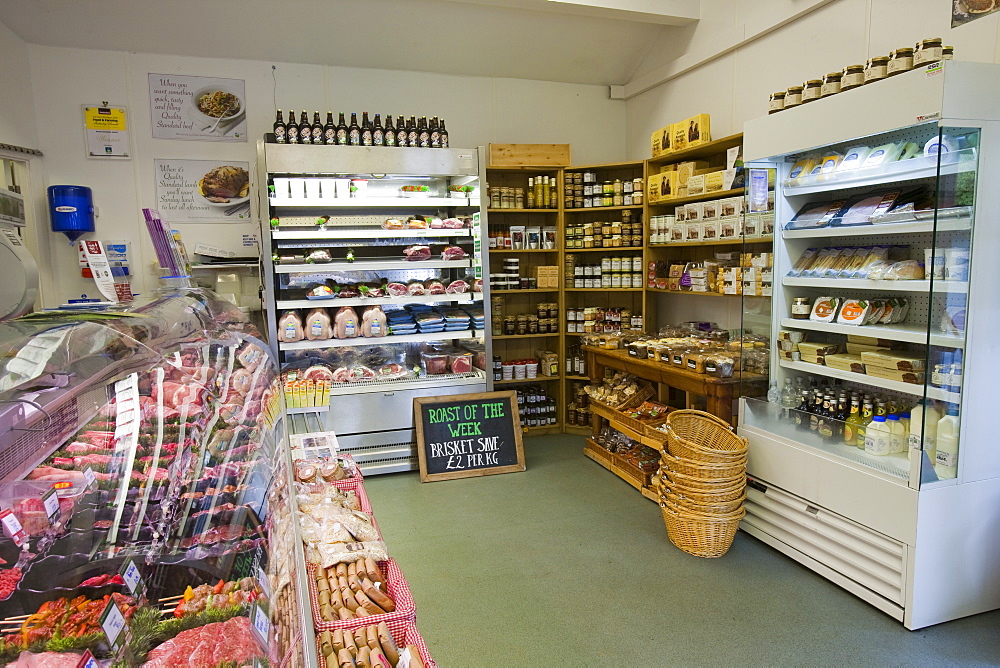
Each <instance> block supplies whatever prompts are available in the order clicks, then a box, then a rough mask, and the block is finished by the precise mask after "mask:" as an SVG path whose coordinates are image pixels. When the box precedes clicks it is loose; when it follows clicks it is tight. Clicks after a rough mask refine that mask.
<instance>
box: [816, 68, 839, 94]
mask: <svg viewBox="0 0 1000 668" xmlns="http://www.w3.org/2000/svg"><path fill="white" fill-rule="evenodd" d="M843 76H844V73H843V72H830V73H829V74H827V75H826V76H825V77H823V86H822V87H821V88H820V92H819V94H820V97H829V96H830V95H836V94H837V93H839V92H840V88H841V78H842V77H843Z"/></svg>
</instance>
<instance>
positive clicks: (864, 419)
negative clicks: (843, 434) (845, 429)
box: [855, 395, 875, 450]
mask: <svg viewBox="0 0 1000 668" xmlns="http://www.w3.org/2000/svg"><path fill="white" fill-rule="evenodd" d="M874 415H875V410H874V409H873V408H872V400H871V397H869V396H868V395H865V399H864V402H862V404H861V422H860V424H858V426H857V427H856V428H855V431H857V433H858V440H857V443H855V445H857V446H858V447H859V448H861V449H862V450H864V449H865V433H866V432H867V431H868V425H869V424H871V422H872V418H873V417H874Z"/></svg>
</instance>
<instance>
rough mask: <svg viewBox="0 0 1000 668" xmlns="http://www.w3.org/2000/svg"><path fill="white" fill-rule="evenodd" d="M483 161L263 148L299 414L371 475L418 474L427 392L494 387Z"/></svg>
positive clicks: (440, 152)
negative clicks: (418, 417)
mask: <svg viewBox="0 0 1000 668" xmlns="http://www.w3.org/2000/svg"><path fill="white" fill-rule="evenodd" d="M484 155H485V150H484V149H483V148H481V147H480V148H478V149H476V148H473V149H418V148H408V149H392V148H385V147H377V148H376V147H356V146H295V145H282V144H269V143H264V142H260V143H258V170H259V175H258V176H259V182H260V183H262V184H266V187H262V188H261V189H260V191H261V202H260V207H261V209H260V210H261V211H264V212H268V215H267V216H262V218H261V219H262V223H264V221H265V219H266V220H268V223H264V224H265V227H266V229H263V230H262V238H263V239H264V242H263V254H264V263H265V268H264V274H265V287H266V292H267V297H266V300H265V301H266V302H267V304H266V307H267V319H268V329H269V338H270V341H271V347H272V350H273V352H274V353H275V355H276V356H277V357H278V359H279V360H280V363H281V370H282V377H283V381H284V383H283V387H284V388H285V390H286V393H287V395H288V396H289V397H290V399H291V400H290V401H289V412H290V413H292V414H295V413H313V414H319V415H320V418H321V419H322V428H323V429H325V430H332V431H335V432H336V433H337V436H338V441H339V443H340V447H341V449H342V450H343V451H345V452H350V453H351V454H352V455H353V456H354V457H355V459H356V460H357V461H358V463H359V464H360V466H361V468H362V470H363V471H364V472H365V474H366V475H372V474H375V473H389V472H393V471H408V470H414V469H416V468H417V457H416V449H415V445H414V433H413V417H412V416H413V410H412V405H413V399H414V398H416V397H424V396H436V395H451V394H468V393H476V392H485V391H489V390H491V389H492V382H493V381H492V376H489V377H488V376H487V373H486V370H487V368H488V360H489V359H490V358H491V356H492V353H491V351H490V341H489V338H488V337H487V336H486V330H485V327H486V322H487V321H488V320H489V301H488V300H486V299H484V298H485V297H486V296H487V295H488V293H489V283H488V281H487V279H486V276H484V272H483V259H484V247H483V242H484V235H485V232H484V230H485V229H486V209H485V200H484V193H483V192H482V188H481V187H480V175H482V174H485V163H484ZM317 381H319V384H318V385H317ZM309 383H312V385H310V384H309Z"/></svg>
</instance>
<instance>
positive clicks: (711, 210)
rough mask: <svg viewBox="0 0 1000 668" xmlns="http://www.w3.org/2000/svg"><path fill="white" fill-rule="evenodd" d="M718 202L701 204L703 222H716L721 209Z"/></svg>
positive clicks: (719, 216)
mask: <svg viewBox="0 0 1000 668" xmlns="http://www.w3.org/2000/svg"><path fill="white" fill-rule="evenodd" d="M719 204H720V202H719V200H712V201H710V202H702V203H701V219H702V220H704V221H708V220H718V219H719V218H721V217H722V216H721V207H720V206H719Z"/></svg>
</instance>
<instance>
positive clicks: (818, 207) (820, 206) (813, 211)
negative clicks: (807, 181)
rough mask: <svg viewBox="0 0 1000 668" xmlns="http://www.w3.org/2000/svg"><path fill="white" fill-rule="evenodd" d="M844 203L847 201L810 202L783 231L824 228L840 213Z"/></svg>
mask: <svg viewBox="0 0 1000 668" xmlns="http://www.w3.org/2000/svg"><path fill="white" fill-rule="evenodd" d="M846 202H847V200H843V199H839V200H833V201H830V200H826V201H822V202H810V203H808V204H806V205H805V206H803V207H802V208H801V209H799V211H798V213H796V214H795V216H794V217H793V218H792V220H791V222H789V223H788V224H787V225H785V229H786V230H808V229H814V228H817V227H826V226H827V225H829V224H830V221H831V220H833V219H834V217H836V216H837V214H839V213H840V210H841V209H842V208H844V204H846Z"/></svg>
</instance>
